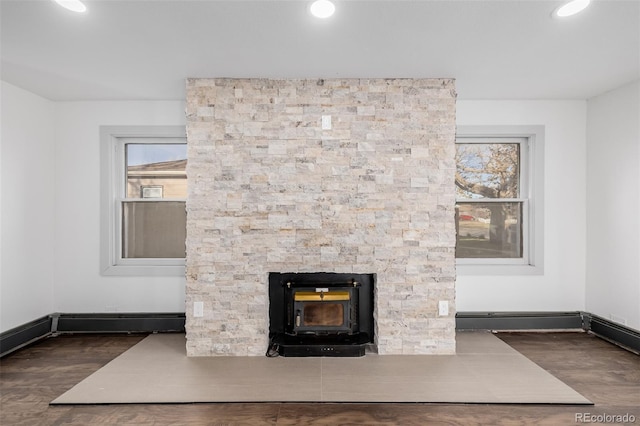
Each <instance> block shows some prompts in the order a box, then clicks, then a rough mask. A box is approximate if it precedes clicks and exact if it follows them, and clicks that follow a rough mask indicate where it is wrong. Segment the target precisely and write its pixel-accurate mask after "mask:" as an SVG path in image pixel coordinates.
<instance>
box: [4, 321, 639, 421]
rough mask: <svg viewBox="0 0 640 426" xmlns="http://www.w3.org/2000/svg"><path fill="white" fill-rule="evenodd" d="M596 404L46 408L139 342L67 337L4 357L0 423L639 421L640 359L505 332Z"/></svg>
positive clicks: (590, 342) (591, 343)
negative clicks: (602, 417)
mask: <svg viewBox="0 0 640 426" xmlns="http://www.w3.org/2000/svg"><path fill="white" fill-rule="evenodd" d="M498 336H499V337H500V338H502V339H503V340H504V341H505V342H507V343H508V344H510V345H511V346H512V347H514V348H515V349H516V350H518V351H520V352H521V353H522V354H524V355H525V356H527V357H528V358H530V359H531V360H532V361H534V362H536V363H537V364H538V365H540V366H541V367H543V368H545V369H546V370H548V371H550V372H551V373H552V374H554V375H555V376H556V377H558V378H559V379H561V380H562V381H564V382H565V383H567V384H568V385H569V386H571V387H573V388H574V389H575V390H576V391H578V392H580V393H581V394H582V395H584V396H585V397H587V398H589V399H590V400H591V401H593V402H594V404H595V405H594V406H556V405H484V404H475V405H474V404H454V405H446V404H329V403H321V404H320V403H319V404H307V403H305V404H302V403H300V404H292V403H262V404H245V403H235V404H165V405H135V404H130V405H79V406H49V405H48V404H49V402H50V401H51V400H53V399H54V398H56V397H57V396H59V395H60V394H62V393H63V392H65V391H66V390H68V389H69V388H71V387H72V386H73V385H75V384H76V383H78V382H79V381H80V380H82V379H84V378H85V377H87V376H88V375H90V374H91V373H93V372H94V371H96V370H97V369H99V368H100V367H102V366H103V365H104V364H106V363H107V362H109V361H110V360H111V359H113V358H115V357H116V356H118V355H119V354H121V353H122V352H124V351H125V350H127V349H128V348H130V347H131V346H133V345H135V344H136V343H138V342H139V341H140V340H142V339H143V338H144V335H67V336H59V337H55V338H50V339H47V340H44V341H42V342H39V343H37V344H34V345H32V346H29V347H27V348H24V349H22V350H20V351H18V352H16V353H13V354H11V355H9V356H7V357H5V358H3V359H2V360H0V425H3V426H9V425H11V426H13V425H235V424H239V425H360V424H364V425H465V426H466V425H528V424H536V425H553V426H558V425H573V424H579V422H576V414H577V413H589V414H590V415H591V416H596V415H601V414H607V415H610V416H615V415H625V414H628V415H629V416H634V417H635V424H640V357H639V356H637V355H635V354H632V353H630V352H627V351H624V350H623V349H620V348H618V347H616V346H614V345H612V344H609V343H607V342H605V341H603V340H601V339H598V338H597V337H594V336H592V335H589V334H584V333H501V334H499V335H498Z"/></svg>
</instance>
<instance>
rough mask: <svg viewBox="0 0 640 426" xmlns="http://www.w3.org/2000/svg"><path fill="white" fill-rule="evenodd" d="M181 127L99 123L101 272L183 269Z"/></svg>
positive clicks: (173, 271)
mask: <svg viewBox="0 0 640 426" xmlns="http://www.w3.org/2000/svg"><path fill="white" fill-rule="evenodd" d="M184 133H185V131H184V127H102V128H101V143H102V177H103V185H102V215H103V219H102V262H101V263H102V265H101V266H102V272H103V273H104V274H106V275H183V274H184V259H185V252H186V250H185V240H186V210H185V202H186V196H187V176H186V165H187V145H186V139H185V137H184Z"/></svg>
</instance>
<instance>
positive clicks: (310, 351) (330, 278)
mask: <svg viewBox="0 0 640 426" xmlns="http://www.w3.org/2000/svg"><path fill="white" fill-rule="evenodd" d="M374 282H375V274H338V273H326V272H319V273H270V274H269V349H268V350H267V355H268V356H275V355H282V356H343V357H354V356H363V355H364V354H365V348H366V346H367V345H369V344H372V343H373V341H374V323H373V287H374Z"/></svg>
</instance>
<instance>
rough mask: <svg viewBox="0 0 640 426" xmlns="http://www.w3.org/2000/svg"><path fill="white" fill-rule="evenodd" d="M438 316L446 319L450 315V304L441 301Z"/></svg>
mask: <svg viewBox="0 0 640 426" xmlns="http://www.w3.org/2000/svg"><path fill="white" fill-rule="evenodd" d="M438 315H440V316H441V317H446V316H447V315H449V302H447V301H446V300H441V301H439V302H438Z"/></svg>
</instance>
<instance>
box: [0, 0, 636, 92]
mask: <svg viewBox="0 0 640 426" xmlns="http://www.w3.org/2000/svg"><path fill="white" fill-rule="evenodd" d="M334 2H335V3H336V7H337V11H336V13H335V15H334V16H333V17H332V18H330V19H327V20H319V19H316V18H313V17H312V16H310V14H309V13H308V6H309V2H308V1H305V0H286V1H270V0H258V1H244V0H234V1H223V0H211V1H206V0H200V1H188V0H180V1H171V0H156V1H142V0H128V1H116V0H85V4H86V5H87V7H88V9H89V11H88V12H87V13H85V14H81V15H79V14H74V13H71V12H68V11H66V10H64V9H62V8H60V7H59V6H57V5H56V4H55V3H53V2H52V1H50V0H2V1H1V3H0V6H1V9H0V14H1V27H0V30H1V33H0V35H1V45H0V47H1V50H0V53H1V56H2V68H1V73H2V74H1V77H2V79H3V80H5V81H7V82H9V83H11V84H14V85H16V86H19V87H22V88H24V89H26V90H29V91H31V92H34V93H36V94H39V95H41V96H43V97H45V98H48V99H51V100H110V99H114V100H115V99H118V100H133V99H135V100H146V99H166V100H169V99H176V100H177V99H184V98H185V81H184V80H185V78H188V77H263V78H346V77H357V78H368V77H371V78H373V77H385V78H386V77H394V78H401V77H411V78H428V77H446V78H455V79H456V80H457V81H456V85H457V91H458V97H459V99H587V98H589V97H592V96H595V95H598V94H601V93H604V92H606V91H608V90H611V89H614V88H616V87H619V86H621V85H623V84H625V83H628V82H631V81H634V80H636V79H638V78H640V0H630V1H626V0H594V1H593V2H592V5H591V6H590V7H589V8H588V9H587V10H586V11H585V12H583V13H582V14H580V15H577V16H574V17H572V18H568V19H566V20H558V19H552V18H551V12H552V11H553V10H554V9H555V8H556V7H557V6H559V5H560V4H562V3H563V1H561V0H560V1H546V0H526V1H516V0H497V1H492V0H473V1H461V0H447V1H430V0H422V1H420V0H416V1H405V0H393V1H382V0H379V1H357V0H334Z"/></svg>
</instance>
